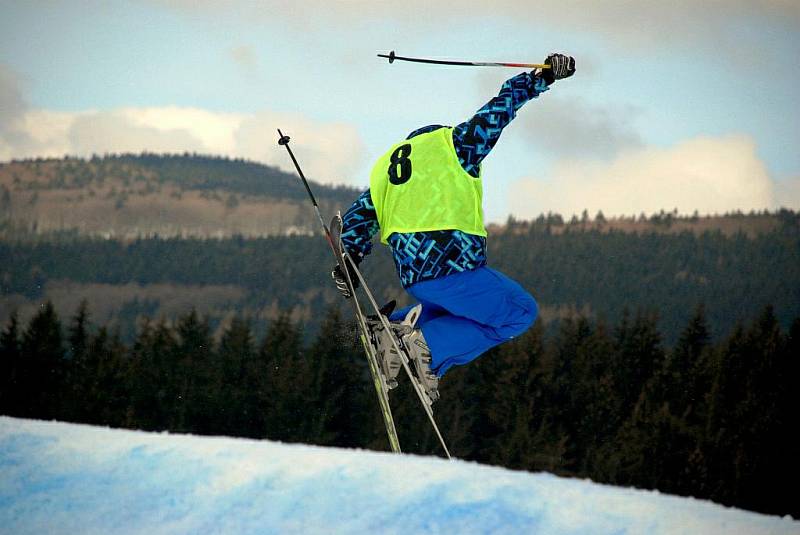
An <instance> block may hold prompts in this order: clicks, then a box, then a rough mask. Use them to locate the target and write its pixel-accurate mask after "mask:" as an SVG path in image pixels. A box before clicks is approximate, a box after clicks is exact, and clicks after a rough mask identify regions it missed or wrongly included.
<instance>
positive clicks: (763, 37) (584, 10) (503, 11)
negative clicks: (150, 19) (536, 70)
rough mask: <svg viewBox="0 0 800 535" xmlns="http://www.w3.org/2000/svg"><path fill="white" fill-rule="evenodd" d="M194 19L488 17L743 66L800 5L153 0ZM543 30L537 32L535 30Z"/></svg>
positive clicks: (431, 23)
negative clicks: (701, 50) (707, 54)
mask: <svg viewBox="0 0 800 535" xmlns="http://www.w3.org/2000/svg"><path fill="white" fill-rule="evenodd" d="M150 1H151V3H153V4H155V5H159V6H162V7H168V8H171V9H174V10H177V11H179V12H182V13H184V14H187V15H189V16H193V17H194V16H206V17H215V18H218V17H223V16H226V17H227V16H229V17H233V18H236V19H238V20H245V21H247V22H248V23H256V24H259V23H261V24H263V23H269V22H273V21H275V20H281V21H283V22H284V23H287V24H292V25H297V26H298V27H301V26H302V27H313V28H316V29H319V28H325V27H329V26H330V25H332V24H333V25H335V26H336V27H338V28H341V27H342V25H343V24H360V23H362V22H364V21H367V20H369V21H372V20H390V21H392V23H394V24H404V25H405V26H406V27H408V29H420V30H425V31H427V30H429V29H431V28H437V29H438V28H440V27H441V26H442V25H444V24H452V23H453V22H458V21H459V20H460V21H480V20H481V17H484V16H486V15H487V9H488V10H490V16H491V17H493V18H505V19H507V20H513V21H517V22H519V23H522V24H530V25H540V24H542V20H543V19H546V20H547V22H546V24H547V25H554V26H556V27H557V28H558V29H560V30H568V31H577V32H581V33H583V34H588V35H600V36H602V37H603V38H604V39H605V40H606V41H607V42H609V43H612V44H615V45H617V46H620V47H625V48H626V49H628V50H638V51H639V52H641V53H646V52H647V51H649V50H652V49H654V48H662V49H669V50H673V49H674V48H675V47H676V46H679V47H682V48H685V49H687V50H692V48H693V47H695V46H698V45H702V46H704V47H707V48H710V49H713V50H715V51H716V52H717V53H718V54H719V55H720V56H727V57H728V58H729V59H731V60H738V61H742V60H743V59H744V58H743V57H742V54H743V53H744V54H748V56H749V58H750V59H752V56H759V55H763V53H764V52H765V51H767V50H768V48H769V46H770V35H769V33H770V31H769V30H762V31H760V32H757V33H756V34H752V33H751V32H750V31H743V29H744V28H745V27H747V28H750V29H752V28H757V27H759V26H764V25H766V26H769V27H772V28H774V27H777V26H782V27H784V28H787V29H789V30H790V31H797V30H800V3H798V2H797V1H796V0H758V1H753V0H673V1H670V2H666V1H664V0H640V1H638V2H630V1H629V0H606V1H604V2H596V1H594V0H540V1H538V2H535V3H532V2H529V1H527V0H495V1H494V2H492V4H491V7H487V4H486V2H485V1H484V0H459V1H458V2H447V1H442V2H430V1H429V0H406V1H405V2H403V5H402V9H398V8H397V5H396V4H395V3H393V2H381V1H378V2H376V1H374V0H349V1H338V2H330V1H328V0H306V1H304V2H302V3H299V4H298V3H295V2H287V1H286V0H263V1H260V2H253V1H251V0H239V1H232V2H222V3H219V2H212V1H209V0H203V1H193V0H150ZM533 27H535V26H533Z"/></svg>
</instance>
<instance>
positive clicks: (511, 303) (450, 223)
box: [333, 54, 575, 400]
mask: <svg viewBox="0 0 800 535" xmlns="http://www.w3.org/2000/svg"><path fill="white" fill-rule="evenodd" d="M545 63H546V64H548V65H551V66H552V68H550V69H543V70H537V71H533V72H530V73H527V72H525V73H522V74H519V75H517V76H514V77H513V78H511V79H509V80H507V81H506V82H505V83H504V84H503V86H502V88H501V89H500V93H499V94H498V95H497V96H496V97H494V98H493V99H492V100H490V101H489V102H488V103H487V104H486V105H484V106H483V107H482V108H481V109H480V110H478V112H477V113H476V114H475V115H474V116H473V117H472V118H470V119H469V120H468V121H465V122H463V123H461V124H459V125H457V126H456V127H445V126H441V125H431V126H426V127H423V128H420V129H418V130H415V131H414V132H412V133H411V134H410V135H409V136H408V137H407V138H406V139H405V140H403V141H400V142H398V143H396V144H394V145H393V146H392V147H391V148H390V149H389V150H388V151H386V153H385V154H384V155H383V156H382V157H381V158H379V159H378V161H377V162H376V164H375V166H374V167H373V170H372V173H371V176H370V188H369V189H368V190H366V191H365V192H364V193H363V194H361V195H360V196H359V198H358V199H356V201H355V202H354V203H353V205H352V207H351V208H350V209H349V210H348V211H347V212H346V213H345V215H344V221H343V229H342V236H341V237H342V243H343V245H344V247H345V249H346V250H347V252H348V253H349V254H350V256H351V257H352V258H353V259H354V260H355V261H356V263H359V262H361V260H363V258H364V257H365V256H366V255H367V254H369V253H370V251H371V248H372V243H371V238H372V236H373V235H374V234H375V233H376V232H378V231H379V230H380V232H381V241H382V242H383V243H385V244H388V245H389V246H391V248H392V253H393V256H394V262H395V266H396V268H397V273H398V275H399V277H400V282H401V284H402V285H403V287H404V288H405V289H406V291H408V293H409V294H411V295H412V296H413V297H414V298H416V299H417V301H418V302H419V305H417V306H416V307H408V308H406V309H403V310H400V311H397V312H395V313H394V314H392V316H391V317H390V319H391V320H392V321H395V322H396V321H400V320H402V319H404V318H405V317H406V316H407V315H410V316H413V321H412V322H411V323H413V324H414V327H415V328H414V329H413V330H411V332H408V333H406V334H404V335H403V336H402V342H403V345H404V346H405V348H406V349H407V350H408V352H409V356H410V358H411V359H412V360H413V361H414V365H415V368H416V372H417V376H418V377H419V379H420V381H421V382H422V384H423V386H424V387H425V389H426V391H427V392H428V394H429V396H430V397H431V399H433V400H435V399H436V398H438V379H439V378H440V377H441V376H442V375H444V373H445V372H446V371H447V370H448V369H449V368H450V367H452V366H454V365H460V364H466V363H468V362H470V361H472V360H474V359H475V358H477V357H478V356H479V355H481V354H482V353H484V352H485V351H487V350H488V349H490V348H491V347H494V346H496V345H498V344H500V343H502V342H505V341H507V340H510V339H511V338H514V337H515V336H518V335H520V334H522V333H523V332H525V330H527V329H528V328H529V327H530V326H531V325H532V324H533V322H534V320H535V319H536V316H537V314H538V306H537V304H536V301H535V300H534V298H533V297H532V296H531V295H530V294H529V293H528V292H527V291H525V289H523V288H522V287H521V286H520V285H519V284H517V283H516V282H514V281H513V280H511V279H510V278H508V277H506V276H505V275H503V274H502V273H500V272H498V271H496V270H494V269H491V268H489V267H488V266H487V265H486V229H485V228H484V224H483V209H482V205H481V203H482V176H481V167H480V166H481V162H482V161H483V159H484V158H485V157H486V156H487V155H488V154H489V152H490V151H491V149H492V148H493V147H494V145H495V143H496V142H497V140H498V139H499V137H500V134H501V132H502V130H503V128H504V127H505V126H507V125H508V124H509V123H510V122H511V120H512V119H513V118H514V117H515V116H516V112H517V110H519V108H520V107H522V106H523V105H524V104H525V103H526V102H528V101H529V100H531V99H534V98H536V97H538V96H539V94H541V93H542V92H544V91H547V90H548V87H549V86H550V85H551V84H552V83H553V82H554V81H555V80H558V79H561V78H566V77H568V76H571V75H572V74H573V73H574V72H575V61H574V59H573V58H571V57H568V56H564V55H561V54H553V55H551V56H548V58H547V59H546V60H545ZM333 276H334V279H336V281H337V286H339V288H340V289H341V290H342V292H343V293H344V294H345V295H346V296H348V293H349V291H348V290H347V288H346V284H345V282H344V279H345V277H343V274H342V273H341V271H340V270H339V268H338V267H337V268H336V269H334V273H333ZM420 305H421V309H420ZM392 358H393V356H392V354H391V352H386V353H385V354H384V359H385V360H386V359H389V360H391V359H392ZM394 358H396V356H395V357H394ZM383 365H384V370H385V371H386V373H387V374H389V375H396V373H397V369H399V366H398V365H397V363H392V362H384V363H383ZM387 378H388V379H393V377H391V376H390V377H387Z"/></svg>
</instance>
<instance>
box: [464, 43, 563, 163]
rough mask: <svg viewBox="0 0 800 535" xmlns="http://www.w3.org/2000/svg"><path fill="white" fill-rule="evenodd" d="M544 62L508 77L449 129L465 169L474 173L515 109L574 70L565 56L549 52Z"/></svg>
mask: <svg viewBox="0 0 800 535" xmlns="http://www.w3.org/2000/svg"><path fill="white" fill-rule="evenodd" d="M544 62H545V63H546V64H548V65H552V68H550V69H541V70H536V71H531V72H523V73H521V74H518V75H516V76H514V77H513V78H509V79H508V80H506V82H505V83H504V84H503V86H502V87H501V88H500V92H499V93H498V95H497V96H496V97H494V98H493V99H491V100H490V101H489V102H487V103H486V104H485V105H484V106H483V107H482V108H481V109H479V110H478V111H477V112H476V113H475V115H473V116H472V118H470V119H469V120H468V121H465V122H463V123H461V124H459V125H458V126H456V127H455V128H454V129H453V145H454V147H455V149H456V154H457V155H458V159H459V161H460V162H461V166H462V167H463V168H464V170H465V171H466V172H467V173H469V174H470V175H472V176H474V177H477V176H478V174H479V166H480V163H481V162H482V161H483V159H484V158H485V157H486V156H487V155H488V154H489V152H490V151H491V150H492V148H494V145H495V143H497V140H498V139H500V133H501V132H502V131H503V128H505V127H506V126H508V124H509V123H510V122H511V121H512V120H513V119H514V117H516V115H517V110H519V109H520V108H521V107H522V106H523V105H525V103H526V102H528V101H529V100H532V99H534V98H536V97H538V96H539V95H540V94H542V93H544V92H545V91H547V90H548V88H549V86H550V84H552V83H553V82H554V81H555V80H559V79H561V78H566V77H568V76H572V74H574V73H575V60H574V59H573V58H571V57H569V56H564V55H562V54H552V55H550V56H548V57H547V59H546V60H545V61H544Z"/></svg>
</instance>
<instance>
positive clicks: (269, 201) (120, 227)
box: [0, 154, 358, 238]
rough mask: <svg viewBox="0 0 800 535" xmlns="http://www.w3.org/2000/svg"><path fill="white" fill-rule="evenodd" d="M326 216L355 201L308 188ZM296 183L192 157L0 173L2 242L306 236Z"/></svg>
mask: <svg viewBox="0 0 800 535" xmlns="http://www.w3.org/2000/svg"><path fill="white" fill-rule="evenodd" d="M312 187H313V188H314V192H315V195H316V196H317V198H318V201H319V203H320V205H321V206H322V207H323V209H324V210H325V213H331V214H332V213H334V212H335V211H336V210H340V209H343V208H346V207H347V206H348V205H349V203H350V202H352V200H353V198H355V196H356V195H357V193H358V192H357V191H356V190H354V189H350V188H345V187H338V188H336V187H329V186H323V185H321V184H316V183H314V184H313V185H312ZM317 224H318V223H317V221H316V219H315V218H314V215H313V212H312V211H310V210H309V201H308V198H307V194H306V192H305V189H304V188H303V185H302V183H301V182H300V180H299V179H298V178H297V177H296V176H294V175H291V174H288V173H285V172H283V171H280V170H278V169H277V168H274V167H270V166H266V165H261V164H257V163H253V162H248V161H244V160H231V159H228V158H218V157H210V156H199V155H195V154H183V155H154V154H141V155H111V156H104V157H95V158H91V159H89V160H83V159H76V158H64V159H37V160H26V161H15V162H11V163H4V164H0V232H2V233H3V234H5V235H19V233H20V232H31V231H33V232H34V233H46V232H52V231H65V230H69V231H77V232H78V233H80V234H83V235H93V236H104V237H112V236H114V237H127V238H131V237H138V236H153V235H159V236H201V237H212V236H214V237H222V236H231V235H234V234H240V235H243V236H270V235H287V234H308V233H311V232H313V231H315V230H316V225H317Z"/></svg>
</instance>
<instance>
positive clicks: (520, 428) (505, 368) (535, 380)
mask: <svg viewBox="0 0 800 535" xmlns="http://www.w3.org/2000/svg"><path fill="white" fill-rule="evenodd" d="M542 337H543V330H542V324H541V322H539V323H537V324H536V325H535V326H534V327H533V328H532V329H530V330H528V331H527V332H526V333H525V334H523V335H522V336H521V337H520V338H518V339H517V340H515V341H513V342H510V343H507V344H505V345H503V346H501V347H500V350H499V351H498V355H497V361H496V363H495V366H496V367H497V368H498V369H499V372H500V373H499V375H498V377H497V380H496V383H495V384H494V385H492V387H491V388H489V389H488V390H489V391H490V392H491V399H490V403H489V405H488V406H487V407H485V408H484V410H486V412H487V417H488V420H489V423H490V424H491V427H492V428H493V429H494V430H495V434H494V436H492V437H490V442H491V444H492V447H491V448H490V449H489V451H488V452H487V458H488V460H489V462H491V463H493V464H498V465H501V466H507V467H509V468H516V469H525V468H529V467H530V466H531V465H532V464H533V463H534V460H533V459H532V458H531V455H532V454H533V453H534V452H535V449H534V447H533V444H532V442H533V439H532V435H533V426H532V424H533V422H534V421H535V420H536V414H537V411H538V410H539V406H538V402H539V399H540V398H541V395H542V392H541V372H540V371H539V370H540V369H539V365H540V360H541V359H542V356H543V354H544V346H543V338H542Z"/></svg>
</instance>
